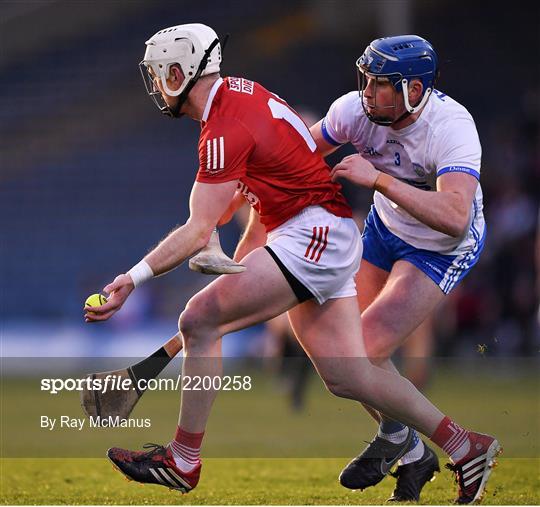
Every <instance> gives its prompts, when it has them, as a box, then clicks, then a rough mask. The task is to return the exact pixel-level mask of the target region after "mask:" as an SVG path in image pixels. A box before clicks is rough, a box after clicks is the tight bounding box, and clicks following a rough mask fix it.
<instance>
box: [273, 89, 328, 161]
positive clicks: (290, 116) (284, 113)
mask: <svg viewBox="0 0 540 507" xmlns="http://www.w3.org/2000/svg"><path fill="white" fill-rule="evenodd" d="M268 107H269V108H270V111H272V116H273V117H274V118H275V119H276V120H285V121H286V122H287V123H289V124H290V125H291V127H293V128H294V130H296V132H298V133H299V134H300V135H301V136H302V137H303V138H304V141H305V142H306V144H307V145H308V147H309V149H310V150H311V151H315V150H316V149H317V145H316V144H315V140H314V139H313V137H312V136H311V133H310V132H309V129H308V128H307V127H306V124H305V123H304V122H303V121H302V120H301V119H300V117H299V116H298V115H297V114H296V113H295V112H294V111H293V110H292V109H290V108H289V107H287V106H286V105H285V104H282V103H281V102H278V101H277V100H275V99H270V100H269V101H268Z"/></svg>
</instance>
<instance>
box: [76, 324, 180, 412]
mask: <svg viewBox="0 0 540 507" xmlns="http://www.w3.org/2000/svg"><path fill="white" fill-rule="evenodd" d="M182 346H183V344H182V336H181V335H180V333H178V334H175V335H174V336H173V337H172V338H171V339H170V340H169V341H168V342H167V343H165V344H164V345H163V346H162V347H161V348H159V349H158V350H156V351H155V352H154V353H153V354H152V355H151V356H148V357H147V358H146V359H143V360H142V361H140V362H138V363H137V364H134V365H133V366H129V367H127V368H124V369H121V370H115V371H106V372H101V373H91V374H89V375H87V377H86V378H90V379H91V380H92V381H94V380H95V379H102V380H101V383H102V384H103V385H106V384H105V379H106V378H107V376H109V383H108V384H107V389H106V390H105V392H102V391H103V389H92V387H95V385H94V386H92V385H91V383H90V382H87V383H85V384H84V388H83V390H82V391H81V406H82V409H83V411H84V413H85V414H86V415H87V416H88V417H94V418H108V417H120V419H127V417H129V414H131V412H132V411H133V408H134V407H135V405H136V404H137V402H138V401H139V400H140V399H141V396H142V395H143V394H144V393H145V389H141V386H140V384H139V380H141V379H144V380H145V381H146V382H144V383H143V384H144V386H145V387H146V385H147V382H148V381H149V380H150V379H154V378H156V377H157V376H158V375H159V374H160V373H161V372H162V371H163V370H164V369H165V367H166V366H167V365H168V364H169V363H170V362H171V359H173V357H175V356H176V355H177V354H178V352H180V351H181V350H182ZM125 379H130V380H131V383H128V384H129V385H130V387H129V389H119V388H118V386H119V385H121V382H124V383H125ZM112 380H115V382H112ZM89 383H90V385H88V384H89ZM94 384H96V383H95V382H94ZM111 384H112V387H113V388H112V389H110V388H109V386H110V385H111ZM124 385H125V384H124Z"/></svg>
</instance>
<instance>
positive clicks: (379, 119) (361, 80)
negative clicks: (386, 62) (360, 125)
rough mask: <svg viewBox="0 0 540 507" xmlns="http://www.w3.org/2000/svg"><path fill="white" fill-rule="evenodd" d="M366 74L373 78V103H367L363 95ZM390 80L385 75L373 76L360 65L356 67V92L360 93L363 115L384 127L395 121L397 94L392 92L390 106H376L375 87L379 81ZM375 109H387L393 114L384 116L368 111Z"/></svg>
mask: <svg viewBox="0 0 540 507" xmlns="http://www.w3.org/2000/svg"><path fill="white" fill-rule="evenodd" d="M366 75H367V76H368V77H369V78H371V79H374V81H375V85H374V87H373V97H374V102H373V103H367V101H366V98H365V97H364V90H365V89H366V86H367V77H366ZM388 82H390V79H389V78H388V77H387V76H374V75H372V74H367V73H366V72H364V71H363V70H362V69H361V68H360V67H358V93H359V95H360V101H361V102H362V109H363V110H364V113H365V115H366V116H367V117H368V119H369V120H370V121H372V122H373V123H376V124H377V125H383V126H385V127H387V126H390V125H392V123H394V121H396V118H395V111H396V110H397V102H396V99H397V94H394V104H393V105H391V106H378V105H377V88H378V86H379V83H388ZM368 108H371V109H376V110H379V111H382V110H388V112H389V113H391V112H392V111H394V114H393V115H392V116H385V115H384V114H378V115H375V114H372V113H370V112H369V109H368Z"/></svg>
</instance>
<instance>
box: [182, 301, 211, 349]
mask: <svg viewBox="0 0 540 507" xmlns="http://www.w3.org/2000/svg"><path fill="white" fill-rule="evenodd" d="M207 327H208V322H207V320H206V319H205V312H204V308H203V305H202V304H201V302H200V301H199V300H198V299H197V298H196V297H195V298H192V299H191V300H190V301H189V302H188V304H187V305H186V308H185V309H184V311H183V312H182V313H181V314H180V318H179V319H178V329H179V331H180V333H182V337H183V338H184V343H185V345H188V343H189V342H193V341H195V340H199V339H200V337H202V336H204V335H207V334H208V333H207V332H206V333H205V331H206V328H207Z"/></svg>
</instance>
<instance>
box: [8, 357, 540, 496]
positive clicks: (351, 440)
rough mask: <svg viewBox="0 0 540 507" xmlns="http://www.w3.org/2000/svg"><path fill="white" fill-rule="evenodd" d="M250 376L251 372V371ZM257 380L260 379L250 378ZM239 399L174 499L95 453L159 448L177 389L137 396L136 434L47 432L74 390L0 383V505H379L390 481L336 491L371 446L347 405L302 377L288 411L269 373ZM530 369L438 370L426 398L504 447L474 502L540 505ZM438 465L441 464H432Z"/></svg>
mask: <svg viewBox="0 0 540 507" xmlns="http://www.w3.org/2000/svg"><path fill="white" fill-rule="evenodd" d="M119 366H120V365H119ZM259 372H260V370H259ZM257 375H259V376H257ZM253 385H254V388H253V389H252V390H251V391H249V392H241V393H240V392H239V393H221V394H220V395H219V396H218V398H217V400H216V405H215V407H214V411H213V413H212V416H211V419H210V423H209V426H208V429H207V436H206V438H205V442H204V446H203V471H202V476H201V482H200V483H199V486H198V487H197V488H196V489H195V490H194V491H193V492H191V493H189V494H188V495H180V494H179V493H177V492H173V491H170V490H168V489H166V488H163V487H160V486H152V485H145V486H142V485H139V484H137V483H134V482H128V481H126V480H125V479H124V477H123V476H122V475H121V474H120V473H119V472H117V471H115V470H114V469H113V468H112V465H111V464H110V463H109V462H108V460H107V459H106V458H105V457H104V456H105V451H106V449H107V448H108V447H110V446H120V447H127V448H133V449H140V448H141V445H142V444H143V443H145V442H158V443H165V442H167V441H168V439H170V437H171V434H172V433H173V432H174V428H175V425H176V418H177V411H178V402H179V396H178V393H176V392H153V393H147V394H145V396H144V397H143V399H142V400H141V402H140V403H139V405H138V406H137V407H136V409H135V411H134V413H133V416H134V417H138V418H145V417H151V418H152V426H151V428H147V429H131V430H125V429H124V430H122V429H118V428H117V429H103V430H92V431H89V430H88V431H86V430H85V431H78V430H76V429H66V430H63V431H60V430H58V431H57V430H55V431H49V430H46V429H42V428H40V424H39V418H40V415H42V414H48V415H49V416H58V415H60V414H69V415H70V416H73V417H81V416H82V413H81V410H80V406H79V400H78V396H77V394H76V393H62V394H60V395H54V396H52V395H50V394H46V393H42V392H40V389H39V383H38V381H37V379H32V378H26V379H20V378H19V379H17V378H3V379H2V384H1V386H0V390H1V404H0V409H1V412H2V414H1V415H2V421H1V422H2V424H1V428H0V435H1V442H0V450H1V456H2V458H1V459H0V489H1V492H0V493H1V494H0V502H1V503H2V504H4V505H5V504H15V505H17V504H19V505H20V504H34V505H45V504H47V505H51V504H58V505H65V504H68V505H69V504H75V505H77V504H78V505H81V504H94V505H95V504H98V505H99V504H110V505H115V504H118V505H128V504H137V505H153V504H154V505H155V504H158V505H168V504H192V505H216V504H220V505H239V504H240V505H258V504H262V505H369V504H376V505H379V504H383V503H384V502H385V500H386V499H387V498H388V497H389V496H390V494H391V492H392V490H393V487H394V484H395V480H394V479H393V478H392V477H388V478H385V479H384V480H383V481H382V482H381V483H380V484H379V485H378V486H376V487H374V488H369V489H367V490H366V491H364V492H351V491H348V490H346V489H344V488H342V487H341V486H340V485H339V483H338V480H337V477H338V475H339V472H340V470H341V469H342V468H343V466H344V465H345V464H346V463H347V462H348V461H349V460H350V459H351V458H352V457H353V456H355V455H356V454H357V453H358V452H359V451H360V450H361V449H362V448H363V447H364V445H365V443H364V440H370V439H371V438H372V437H373V434H374V431H375V425H374V423H373V422H372V421H371V419H370V418H369V417H368V416H367V415H366V414H365V413H364V412H363V410H362V409H361V407H359V405H358V404H356V403H354V402H351V401H349V400H342V399H338V398H336V397H333V396H331V395H330V394H328V393H327V392H326V391H325V389H324V388H323V387H322V386H321V383H320V381H319V380H318V379H317V377H316V376H315V375H313V377H312V379H311V382H310V384H309V390H308V393H307V400H306V408H305V410H304V411H302V412H299V413H295V412H292V411H291V409H290V407H289V403H288V400H287V397H286V395H285V394H284V393H283V392H282V391H280V390H279V389H276V382H275V378H274V377H272V375H262V374H261V373H258V374H257V373H254V377H253ZM539 387H540V386H539V380H538V364H537V363H536V362H531V361H528V360H527V361H522V362H518V363H516V364H514V365H511V366H510V367H505V366H504V365H501V364H497V363H490V362H488V361H480V362H474V363H471V364H469V366H467V365H464V363H460V366H456V365H455V364H454V365H450V364H446V363H444V362H443V363H442V364H440V363H438V364H437V365H436V368H435V373H434V377H433V382H432V383H431V385H430V386H429V388H428V389H427V395H428V397H429V398H430V399H432V400H433V401H434V402H435V403H436V404H437V405H438V406H439V407H440V408H441V410H443V411H444V412H445V413H448V414H449V415H450V416H451V417H454V418H455V419H456V420H457V421H458V422H460V423H461V424H463V425H464V426H466V427H470V428H475V429H478V430H480V431H485V432H489V433H493V434H495V435H496V436H497V437H498V439H499V440H500V442H501V444H502V445H503V447H504V454H503V455H502V456H501V457H500V458H499V463H500V464H499V466H498V467H497V468H496V469H495V470H494V472H493V475H492V477H491V479H490V481H489V483H488V490H487V493H486V495H485V497H484V503H485V504H488V505H489V504H499V505H500V504H502V505H505V504H520V505H536V504H539V503H540V457H539V456H540V448H539V442H540V440H539V433H538V430H539V429H540V424H539V423H540V403H539V398H538V392H539ZM444 463H445V460H444V459H442V458H441V466H443V464H444ZM455 495H456V486H455V484H454V482H453V477H452V474H451V473H450V471H448V470H445V469H443V470H442V472H441V473H440V474H438V475H437V476H436V479H435V480H434V481H433V482H432V483H430V484H428V485H426V487H425V489H424V492H423V495H422V499H421V500H422V502H421V503H423V504H437V505H440V504H449V503H451V502H452V501H453V500H454V498H455Z"/></svg>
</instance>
